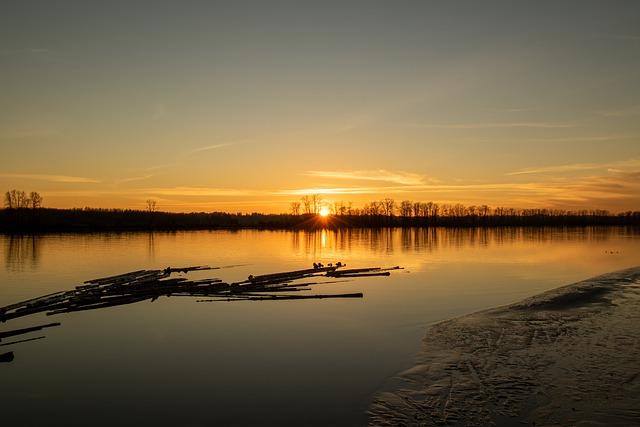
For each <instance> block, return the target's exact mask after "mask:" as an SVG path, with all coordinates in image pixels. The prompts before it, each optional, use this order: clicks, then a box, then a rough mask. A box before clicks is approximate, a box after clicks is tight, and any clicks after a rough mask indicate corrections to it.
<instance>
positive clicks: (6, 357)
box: [0, 351, 13, 363]
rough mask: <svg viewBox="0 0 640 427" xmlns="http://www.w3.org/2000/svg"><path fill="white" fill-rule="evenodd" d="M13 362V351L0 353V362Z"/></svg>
mask: <svg viewBox="0 0 640 427" xmlns="http://www.w3.org/2000/svg"><path fill="white" fill-rule="evenodd" d="M9 362H13V351H10V352H8V353H2V354H0V363H9Z"/></svg>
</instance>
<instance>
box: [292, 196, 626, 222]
mask: <svg viewBox="0 0 640 427" xmlns="http://www.w3.org/2000/svg"><path fill="white" fill-rule="evenodd" d="M323 207H326V208H328V209H329V210H330V212H331V214H332V215H335V216H356V217H357V216H369V217H403V218H438V217H454V218H461V217H489V216H498V217H505V216H511V217H527V216H550V217H562V216H601V217H604V216H612V215H632V214H633V213H634V212H633V211H628V212H623V213H619V214H613V213H611V212H610V211H608V210H604V209H580V210H566V209H544V208H542V209H518V208H513V207H501V206H497V207H491V206H489V205H484V204H483V205H468V206H467V205H464V204H462V203H452V204H449V203H442V204H439V203H436V202H414V201H411V200H402V201H401V202H396V200H394V199H391V198H385V199H382V200H373V201H371V202H368V203H365V204H364V205H363V206H362V207H361V208H354V207H353V203H352V202H344V201H335V202H325V201H324V200H323V199H322V196H320V195H312V196H303V197H302V198H301V199H300V202H298V201H295V202H292V203H291V205H290V213H291V214H292V215H303V214H317V213H318V212H319V211H320V209H322V208H323Z"/></svg>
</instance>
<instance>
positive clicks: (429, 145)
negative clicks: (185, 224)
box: [0, 0, 640, 212]
mask: <svg viewBox="0 0 640 427" xmlns="http://www.w3.org/2000/svg"><path fill="white" fill-rule="evenodd" d="M0 65H1V66H0V159H1V160H0V189H2V191H3V192H4V191H6V190H9V189H12V188H17V189H23V190H26V191H32V190H36V191H39V192H40V193H41V194H42V195H43V196H44V204H45V206H48V207H84V206H91V207H117V208H143V207H144V202H145V200H146V199H150V198H151V199H155V200H157V201H158V208H159V209H161V210H168V211H194V210H195V211H213V210H225V211H233V212H236V211H242V212H252V211H260V212H283V211H287V209H288V205H289V203H290V202H291V201H293V200H296V199H299V197H300V196H301V195H303V194H309V193H319V194H323V197H324V198H325V199H326V200H344V201H352V202H353V203H354V205H360V204H362V203H364V202H365V201H368V200H372V199H380V198H384V197H393V198H395V199H396V200H403V199H411V200H419V201H436V202H441V203H451V202H460V203H465V204H479V203H486V204H489V205H493V206H495V205H504V206H512V207H560V208H571V209H580V208H604V209H611V210H613V211H620V210H627V209H636V210H637V209H640V2H639V1H586V0H585V1H548V2H547V1H536V2H527V3H525V2H519V1H483V2H479V1H468V2H463V1H451V2H449V1H415V2H411V1H367V2H348V1H344V2H343V1H336V2H331V1H315V2H304V1H295V2H267V1H257V2H245V1H229V2H224V3H223V2H213V1H211V2H177V1H176V2H160V1H158V2H142V1H139V2H129V1H122V2H118V1H109V2H106V1H101V2H98V1H95V2H94V1H77V2H75V1H42V2H38V1H11V0H9V1H6V2H3V6H2V8H1V9H0Z"/></svg>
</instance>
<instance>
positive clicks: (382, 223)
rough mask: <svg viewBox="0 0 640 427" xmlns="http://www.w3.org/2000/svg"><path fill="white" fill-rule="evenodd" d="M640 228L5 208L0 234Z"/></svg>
mask: <svg viewBox="0 0 640 427" xmlns="http://www.w3.org/2000/svg"><path fill="white" fill-rule="evenodd" d="M609 225H633V226H640V212H638V211H634V212H624V213H620V214H615V215H614V214H611V213H609V212H607V211H600V210H594V211H589V210H583V211H576V212H569V211H560V210H549V209H511V208H495V209H491V208H484V207H481V208H480V209H477V208H475V207H464V206H462V205H454V206H453V207H451V208H450V207H445V206H440V207H439V209H438V210H437V211H436V210H434V209H433V207H432V208H431V209H425V210H423V209H422V208H420V210H417V211H414V210H412V211H411V212H408V211H406V212H399V213H397V212H395V211H393V212H388V211H387V212H385V211H384V210H383V211H380V212H376V211H370V210H368V211H364V210H358V211H357V212H353V211H352V212H351V213H350V214H348V213H338V214H335V213H333V214H330V215H328V216H326V217H324V216H321V215H319V214H317V213H302V214H274V215H269V214H259V213H252V214H231V213H224V212H213V213H204V212H200V213H170V212H156V211H153V210H122V209H91V208H85V209H50V208H26V207H22V208H6V209H1V210H0V232H5V233H23V232H48V231H82V232H92V231H127V230H203V229H241V228H256V229H309V230H311V229H319V228H346V227H431V226H444V227H474V226H479V227H484V226H489V227H495V226H609Z"/></svg>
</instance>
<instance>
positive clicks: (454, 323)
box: [368, 267, 640, 426]
mask: <svg viewBox="0 0 640 427" xmlns="http://www.w3.org/2000/svg"><path fill="white" fill-rule="evenodd" d="M639 324H640V267H634V268H629V269H625V270H621V271H616V272H613V273H607V274H604V275H601V276H597V277H593V278H590V279H587V280H584V281H581V282H577V283H573V284H570V285H566V286H562V287H559V288H556V289H553V290H550V291H547V292H544V293H542V294H539V295H536V296H534V297H531V298H527V299H525V300H522V301H520V302H517V303H514V304H510V305H507V306H502V307H498V308H493V309H489V310H484V311H480V312H477V313H473V314H469V315H465V316H462V317H458V318H455V319H451V320H446V321H443V322H439V323H436V324H434V325H431V326H430V327H429V328H428V329H427V333H426V336H425V338H424V340H423V348H422V350H421V352H420V354H419V356H418V358H417V362H416V364H415V366H414V367H412V368H410V369H409V370H407V371H405V372H403V373H401V374H400V375H399V376H398V377H397V378H396V380H397V381H394V384H396V386H395V388H394V389H392V390H387V391H382V392H379V393H378V394H376V395H375V397H374V399H373V401H372V404H371V405H370V407H369V412H368V415H369V424H370V425H376V426H385V425H389V426H391V425H412V426H413V425H416V426H417V425H421V426H440V425H452V426H466V425H498V426H500V425H538V426H539V425H585V426H586V425H594V426H595V425H631V424H636V423H640V396H639V394H638V392H639V391H640V359H639V358H638V357H637V354H638V353H639V352H640V329H639V328H637V325H639Z"/></svg>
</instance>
